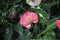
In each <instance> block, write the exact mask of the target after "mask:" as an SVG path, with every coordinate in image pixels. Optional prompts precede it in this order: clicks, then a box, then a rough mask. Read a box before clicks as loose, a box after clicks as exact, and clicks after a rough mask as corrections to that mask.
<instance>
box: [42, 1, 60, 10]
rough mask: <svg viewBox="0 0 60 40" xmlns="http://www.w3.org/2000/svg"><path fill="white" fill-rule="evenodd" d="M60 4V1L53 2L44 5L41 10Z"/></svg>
mask: <svg viewBox="0 0 60 40" xmlns="http://www.w3.org/2000/svg"><path fill="white" fill-rule="evenodd" d="M59 3H60V0H57V1H53V2H51V3H46V4H44V5H43V7H42V8H43V9H47V8H51V7H52V6H54V5H56V4H59Z"/></svg>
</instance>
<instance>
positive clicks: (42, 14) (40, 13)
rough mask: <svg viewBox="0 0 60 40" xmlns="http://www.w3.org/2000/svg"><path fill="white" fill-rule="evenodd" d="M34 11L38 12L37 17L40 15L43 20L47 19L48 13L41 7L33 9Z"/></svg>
mask: <svg viewBox="0 0 60 40" xmlns="http://www.w3.org/2000/svg"><path fill="white" fill-rule="evenodd" d="M35 11H36V12H37V13H38V15H39V17H41V18H42V19H43V20H44V21H47V20H48V19H49V14H48V13H47V12H46V11H45V10H43V9H42V8H40V9H35Z"/></svg>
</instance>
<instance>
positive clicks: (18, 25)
mask: <svg viewBox="0 0 60 40" xmlns="http://www.w3.org/2000/svg"><path fill="white" fill-rule="evenodd" d="M14 30H15V31H16V32H18V33H19V34H21V35H22V34H23V28H22V26H21V25H20V24H19V23H17V24H16V25H15V26H14Z"/></svg>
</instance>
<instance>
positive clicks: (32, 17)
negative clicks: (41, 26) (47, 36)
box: [20, 12, 38, 29]
mask: <svg viewBox="0 0 60 40" xmlns="http://www.w3.org/2000/svg"><path fill="white" fill-rule="evenodd" d="M31 22H32V23H37V22H38V15H37V14H36V13H34V12H26V13H24V14H23V15H22V16H21V17H20V24H21V25H22V26H24V27H26V28H27V29H30V28H31Z"/></svg>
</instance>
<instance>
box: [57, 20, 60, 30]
mask: <svg viewBox="0 0 60 40" xmlns="http://www.w3.org/2000/svg"><path fill="white" fill-rule="evenodd" d="M56 25H57V27H58V28H59V29H60V20H56Z"/></svg>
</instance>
